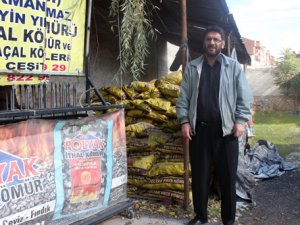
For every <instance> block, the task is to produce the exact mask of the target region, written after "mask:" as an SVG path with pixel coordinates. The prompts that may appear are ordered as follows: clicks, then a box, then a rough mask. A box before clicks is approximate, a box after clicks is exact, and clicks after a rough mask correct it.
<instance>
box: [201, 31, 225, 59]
mask: <svg viewBox="0 0 300 225" xmlns="http://www.w3.org/2000/svg"><path fill="white" fill-rule="evenodd" d="M224 46H225V42H224V40H222V37H221V35H220V34H219V33H217V32H209V33H207V34H206V36H205V39H204V42H203V48H204V51H205V53H206V55H207V56H208V57H216V56H217V55H219V53H220V52H221V51H222V49H223V48H224Z"/></svg>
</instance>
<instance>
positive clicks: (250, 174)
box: [236, 137, 297, 201]
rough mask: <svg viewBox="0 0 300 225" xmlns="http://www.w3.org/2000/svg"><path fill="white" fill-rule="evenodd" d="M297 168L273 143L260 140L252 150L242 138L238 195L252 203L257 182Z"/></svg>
mask: <svg viewBox="0 0 300 225" xmlns="http://www.w3.org/2000/svg"><path fill="white" fill-rule="evenodd" d="M296 167H297V166H296V165H295V164H294V163H291V162H288V161H286V160H284V159H283V158H282V157H281V156H280V155H279V152H278V151H277V149H276V146H275V145H273V144H272V143H270V142H268V141H266V140H259V141H257V143H256V144H255V145H254V146H253V147H252V148H251V147H250V146H249V144H247V143H246V138H245V137H244V138H241V139H240V152H239V164H238V172H237V183H236V194H237V196H238V197H240V198H242V199H244V200H248V201H251V200H252V190H253V188H254V186H255V184H256V181H257V180H260V179H269V178H273V177H278V176H281V175H282V174H284V172H285V171H288V170H293V169H295V168H296Z"/></svg>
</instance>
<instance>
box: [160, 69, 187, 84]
mask: <svg viewBox="0 0 300 225" xmlns="http://www.w3.org/2000/svg"><path fill="white" fill-rule="evenodd" d="M159 80H161V81H164V82H167V83H169V84H177V85H180V84H181V81H182V72H181V70H180V71H175V72H171V73H169V74H167V75H165V76H163V77H161V78H159Z"/></svg>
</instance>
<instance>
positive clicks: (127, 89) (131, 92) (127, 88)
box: [122, 85, 139, 100]
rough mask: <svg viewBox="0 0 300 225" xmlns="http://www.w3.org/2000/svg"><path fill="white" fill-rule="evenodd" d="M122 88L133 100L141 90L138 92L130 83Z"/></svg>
mask: <svg viewBox="0 0 300 225" xmlns="http://www.w3.org/2000/svg"><path fill="white" fill-rule="evenodd" d="M122 89H123V91H124V92H125V94H126V96H127V97H128V98H129V99H131V100H133V99H135V98H136V97H137V96H138V94H139V92H136V91H135V90H134V88H133V87H131V86H129V85H124V86H123V88H122Z"/></svg>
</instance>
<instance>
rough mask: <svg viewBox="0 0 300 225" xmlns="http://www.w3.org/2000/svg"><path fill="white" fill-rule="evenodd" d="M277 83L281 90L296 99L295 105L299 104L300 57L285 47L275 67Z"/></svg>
mask: <svg viewBox="0 0 300 225" xmlns="http://www.w3.org/2000/svg"><path fill="white" fill-rule="evenodd" d="M273 76H274V78H275V79H274V81H275V84H276V85H278V86H279V89H280V90H281V92H282V93H283V94H284V95H285V96H287V97H292V98H294V100H295V107H297V105H298V99H299V97H300V59H298V58H296V54H295V53H294V52H293V51H292V50H291V49H290V48H286V49H283V51H282V52H281V56H280V57H279V58H278V61H277V62H276V66H275V68H274V69H273Z"/></svg>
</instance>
